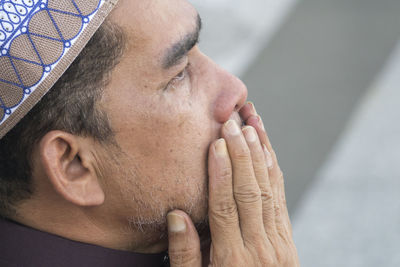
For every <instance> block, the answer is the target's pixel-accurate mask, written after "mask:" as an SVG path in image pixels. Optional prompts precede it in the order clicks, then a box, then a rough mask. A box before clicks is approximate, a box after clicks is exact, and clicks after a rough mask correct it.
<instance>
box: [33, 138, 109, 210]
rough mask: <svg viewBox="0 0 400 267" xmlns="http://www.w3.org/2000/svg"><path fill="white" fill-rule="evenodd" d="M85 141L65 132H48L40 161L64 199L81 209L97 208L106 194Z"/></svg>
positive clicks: (43, 140)
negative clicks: (86, 207) (81, 207)
mask: <svg viewBox="0 0 400 267" xmlns="http://www.w3.org/2000/svg"><path fill="white" fill-rule="evenodd" d="M85 142H86V140H85V139H84V138H80V137H77V136H75V135H72V134H69V133H66V132H63V131H51V132H48V133H47V134H46V135H45V136H44V137H43V138H42V139H41V141H40V143H39V153H40V162H41V164H42V167H43V170H44V172H45V174H46V176H47V177H48V179H49V181H50V183H51V184H52V185H53V187H54V189H55V191H56V192H58V193H59V194H60V195H61V196H62V197H63V198H64V199H66V200H67V201H69V202H72V203H73V204H75V205H78V206H97V205H101V204H103V202H104V191H103V189H102V188H101V184H100V181H99V177H98V176H97V173H96V171H95V168H94V165H93V163H94V162H93V160H94V159H93V156H92V153H91V152H90V151H88V149H89V148H90V145H89V144H86V143H85ZM87 142H89V141H87Z"/></svg>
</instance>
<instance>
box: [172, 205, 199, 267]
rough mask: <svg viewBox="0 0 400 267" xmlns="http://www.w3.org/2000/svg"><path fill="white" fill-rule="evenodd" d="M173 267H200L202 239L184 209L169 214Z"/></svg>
mask: <svg viewBox="0 0 400 267" xmlns="http://www.w3.org/2000/svg"><path fill="white" fill-rule="evenodd" d="M167 221H168V242H169V248H168V253H169V258H170V266H171V267H192V266H193V267H200V266H201V251H200V239H199V236H198V234H197V231H196V229H195V227H194V225H193V223H192V221H191V220H190V218H189V216H188V215H186V214H185V213H184V212H182V211H178V210H176V211H173V212H170V213H169V214H168V215H167Z"/></svg>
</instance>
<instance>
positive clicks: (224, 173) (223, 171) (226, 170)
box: [218, 166, 232, 180]
mask: <svg viewBox="0 0 400 267" xmlns="http://www.w3.org/2000/svg"><path fill="white" fill-rule="evenodd" d="M218 175H219V177H220V178H221V179H223V180H227V179H231V177H232V168H230V167H228V166H225V167H222V168H220V169H219V170H218Z"/></svg>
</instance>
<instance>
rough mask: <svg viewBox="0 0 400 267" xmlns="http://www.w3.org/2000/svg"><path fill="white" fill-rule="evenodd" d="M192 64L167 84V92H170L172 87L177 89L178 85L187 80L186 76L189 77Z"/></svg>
mask: <svg viewBox="0 0 400 267" xmlns="http://www.w3.org/2000/svg"><path fill="white" fill-rule="evenodd" d="M189 66H190V64H188V65H187V66H186V67H185V68H184V69H183V71H181V72H180V73H178V75H176V76H175V77H174V78H172V80H171V81H170V82H169V83H168V84H167V86H166V87H165V90H168V89H169V88H170V87H175V86H177V85H178V83H179V82H181V81H183V80H185V78H186V76H187V75H188V68H189Z"/></svg>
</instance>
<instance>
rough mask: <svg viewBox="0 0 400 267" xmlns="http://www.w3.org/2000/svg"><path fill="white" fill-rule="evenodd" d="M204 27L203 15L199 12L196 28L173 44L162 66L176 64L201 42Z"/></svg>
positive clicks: (166, 67) (166, 66)
mask: <svg viewBox="0 0 400 267" xmlns="http://www.w3.org/2000/svg"><path fill="white" fill-rule="evenodd" d="M201 27H202V22H201V17H200V15H199V14H197V22H196V28H195V30H194V31H193V32H190V33H188V34H186V35H185V36H184V37H183V38H182V39H181V40H180V41H178V42H177V43H175V44H173V45H172V46H171V47H170V48H169V49H167V53H166V54H165V56H164V59H163V61H162V66H163V68H164V69H169V68H171V67H173V66H176V65H177V64H178V63H179V62H180V60H181V59H182V58H183V57H184V56H186V54H187V53H188V52H189V51H190V50H192V48H193V47H194V46H195V45H196V44H197V43H198V42H199V37H200V31H201Z"/></svg>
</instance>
